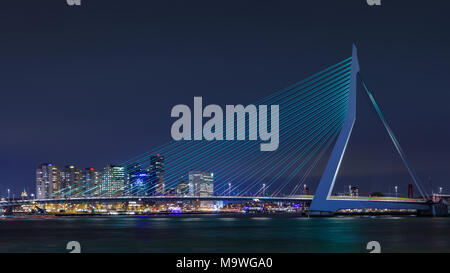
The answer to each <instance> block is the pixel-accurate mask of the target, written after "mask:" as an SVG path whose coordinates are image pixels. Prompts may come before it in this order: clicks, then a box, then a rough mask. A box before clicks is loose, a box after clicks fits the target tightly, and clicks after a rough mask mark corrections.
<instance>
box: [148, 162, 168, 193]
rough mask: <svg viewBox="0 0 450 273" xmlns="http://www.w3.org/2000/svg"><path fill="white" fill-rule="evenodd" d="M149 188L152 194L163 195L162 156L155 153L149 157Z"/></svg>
mask: <svg viewBox="0 0 450 273" xmlns="http://www.w3.org/2000/svg"><path fill="white" fill-rule="evenodd" d="M149 178H150V189H151V193H152V194H154V195H164V193H165V183H164V156H162V155H160V154H157V155H153V156H151V157H150V169H149Z"/></svg>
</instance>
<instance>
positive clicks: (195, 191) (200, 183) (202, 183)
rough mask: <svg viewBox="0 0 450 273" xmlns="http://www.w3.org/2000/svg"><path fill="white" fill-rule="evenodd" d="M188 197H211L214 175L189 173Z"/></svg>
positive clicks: (197, 172) (198, 172)
mask: <svg viewBox="0 0 450 273" xmlns="http://www.w3.org/2000/svg"><path fill="white" fill-rule="evenodd" d="M188 189H189V196H213V195H214V174H213V173H210V172H203V171H191V172H189V184H188Z"/></svg>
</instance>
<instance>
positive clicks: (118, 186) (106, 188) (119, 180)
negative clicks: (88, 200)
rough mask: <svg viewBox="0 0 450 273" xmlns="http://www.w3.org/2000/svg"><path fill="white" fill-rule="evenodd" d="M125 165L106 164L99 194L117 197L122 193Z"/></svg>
mask: <svg viewBox="0 0 450 273" xmlns="http://www.w3.org/2000/svg"><path fill="white" fill-rule="evenodd" d="M125 178H126V177H125V167H123V166H116V165H106V166H105V168H104V169H103V180H102V184H101V187H100V188H101V190H100V195H101V196H106V197H117V196H122V195H124V188H125Z"/></svg>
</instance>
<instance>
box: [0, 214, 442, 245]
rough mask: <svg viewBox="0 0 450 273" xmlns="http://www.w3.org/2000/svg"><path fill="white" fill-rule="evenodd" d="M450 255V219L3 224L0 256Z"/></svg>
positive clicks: (126, 219)
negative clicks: (372, 247)
mask: <svg viewBox="0 0 450 273" xmlns="http://www.w3.org/2000/svg"><path fill="white" fill-rule="evenodd" d="M69 241H78V242H79V243H80V244H81V251H82V252H368V250H366V245H367V242H369V241H378V242H379V243H380V244H381V252H450V217H447V218H418V217H334V218H282V217H215V216H211V215H210V216H198V217H197V216H195V217H138V216H111V217H58V218H51V219H3V220H0V252H69V251H68V250H66V244H67V243H68V242H69Z"/></svg>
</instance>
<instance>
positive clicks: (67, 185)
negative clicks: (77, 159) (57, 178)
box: [61, 165, 83, 198]
mask: <svg viewBox="0 0 450 273" xmlns="http://www.w3.org/2000/svg"><path fill="white" fill-rule="evenodd" d="M62 177H63V180H62V184H61V187H62V196H61V197H68V198H70V197H81V193H82V191H83V170H82V169H80V168H77V167H75V166H74V165H67V166H66V167H65V168H64V171H63V172H62Z"/></svg>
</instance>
